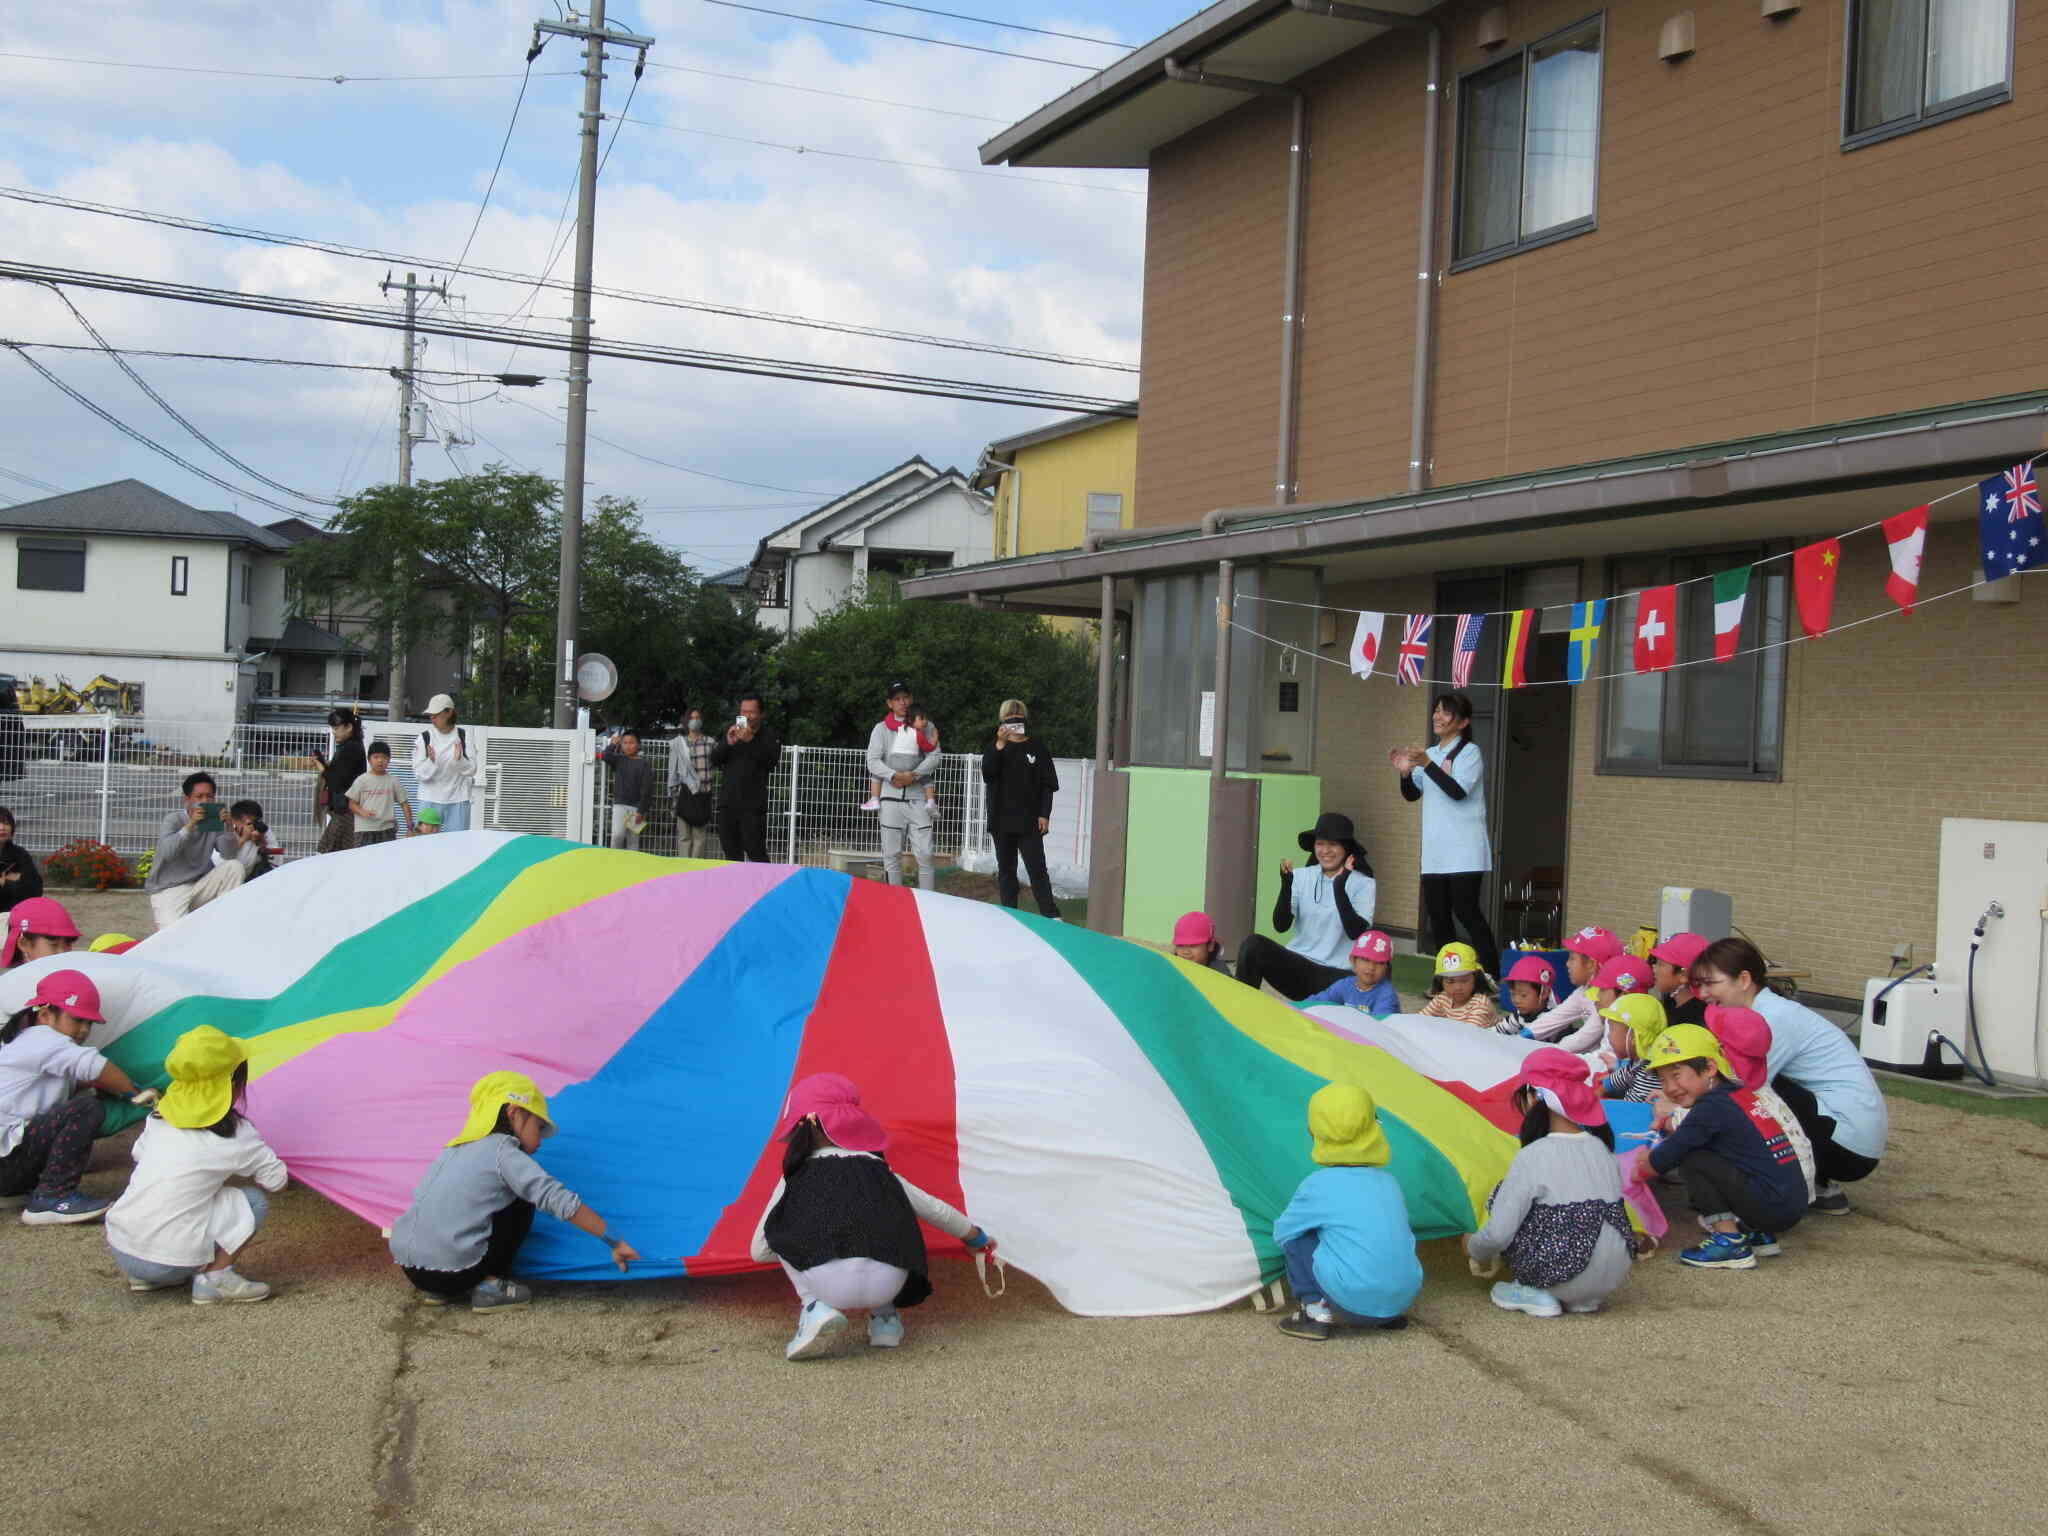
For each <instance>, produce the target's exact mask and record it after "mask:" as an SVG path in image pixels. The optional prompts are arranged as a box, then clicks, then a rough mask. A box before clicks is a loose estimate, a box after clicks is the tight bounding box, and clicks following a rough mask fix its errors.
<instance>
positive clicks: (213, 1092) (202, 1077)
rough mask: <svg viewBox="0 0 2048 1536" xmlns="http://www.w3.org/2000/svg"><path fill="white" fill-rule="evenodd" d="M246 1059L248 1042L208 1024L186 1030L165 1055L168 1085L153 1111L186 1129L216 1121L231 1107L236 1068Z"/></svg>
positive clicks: (196, 1127) (216, 1123) (199, 1128)
mask: <svg viewBox="0 0 2048 1536" xmlns="http://www.w3.org/2000/svg"><path fill="white" fill-rule="evenodd" d="M248 1059H249V1048H248V1047H247V1046H245V1045H244V1044H242V1042H241V1041H239V1040H237V1039H236V1038H235V1037H234V1036H233V1035H224V1034H222V1033H221V1032H220V1031H219V1030H217V1029H215V1028H214V1027H213V1026H212V1025H211V1024H202V1025H200V1026H199V1027H198V1028H197V1029H188V1030H186V1031H185V1033H184V1034H182V1035H180V1036H178V1042H177V1044H175V1045H173V1046H172V1047H171V1053H170V1055H168V1056H166V1057H165V1058H164V1071H166V1072H167V1073H169V1074H170V1078H171V1086H170V1087H168V1088H166V1089H165V1090H164V1096H163V1098H162V1099H161V1100H160V1101H159V1102H158V1104H157V1106H156V1112H157V1113H158V1114H159V1115H162V1116H163V1117H164V1119H166V1120H168V1121H169V1122H170V1123H171V1124H172V1125H175V1126H178V1127H180V1128H181V1129H184V1130H188V1131H199V1130H204V1129H205V1128H206V1127H207V1126H209V1125H218V1124H219V1123H220V1118H221V1116H223V1115H225V1114H226V1113H227V1112H228V1111H229V1110H230V1109H232V1108H233V1107H234V1102H235V1068H237V1067H239V1066H240V1065H241V1064H242V1063H243V1062H245V1061H247V1060H248Z"/></svg>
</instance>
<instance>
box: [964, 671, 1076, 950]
mask: <svg viewBox="0 0 2048 1536" xmlns="http://www.w3.org/2000/svg"><path fill="white" fill-rule="evenodd" d="M1030 731H1031V725H1030V721H1029V719H1028V717H1027V714H1026V711H1025V708H1024V703H1023V701H1022V700H1021V699H1006V700H1004V701H1003V709H1002V723H1001V724H1000V725H998V726H997V727H996V739H995V745H994V746H992V747H990V748H989V749H988V750H987V751H986V752H983V753H982V754H981V777H982V781H983V782H984V783H986V784H987V785H988V830H989V835H990V836H991V837H992V838H994V840H995V845H996V895H997V898H998V899H999V900H1000V901H1001V902H1002V904H1003V905H1004V906H1006V907H1014V906H1016V905H1017V856H1018V855H1019V854H1020V853H1021V854H1022V855H1023V856H1024V868H1025V871H1026V872H1027V873H1028V874H1029V875H1030V876H1031V894H1032V895H1033V896H1035V897H1036V898H1037V899H1038V910H1039V911H1040V912H1041V913H1042V914H1044V915H1045V916H1046V917H1051V918H1057V917H1058V916H1059V915H1060V904H1059V903H1058V902H1057V901H1055V900H1053V895H1052V878H1051V876H1049V875H1048V874H1047V873H1046V869H1045V834H1046V832H1047V830H1048V829H1049V828H1050V827H1051V825H1052V797H1053V796H1054V795H1056V794H1057V793H1059V787H1060V776H1059V774H1058V773H1057V772H1056V771H1055V770H1054V768H1053V764H1052V754H1051V753H1050V752H1048V751H1046V749H1045V747H1044V745H1043V744H1042V743H1039V742H1036V741H1033V740H1032V739H1031V735H1030Z"/></svg>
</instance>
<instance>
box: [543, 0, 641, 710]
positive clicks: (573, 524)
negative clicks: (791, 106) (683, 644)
mask: <svg viewBox="0 0 2048 1536" xmlns="http://www.w3.org/2000/svg"><path fill="white" fill-rule="evenodd" d="M604 5H605V0H590V16H589V19H588V21H587V22H584V21H578V20H576V19H575V12H573V11H571V12H570V13H569V14H570V19H569V20H568V21H538V22H535V23H534V28H533V49H532V52H530V53H528V54H527V62H528V63H529V64H530V63H532V62H533V59H534V57H535V56H536V55H538V54H539V52H540V50H541V47H542V43H541V36H542V34H543V33H546V34H549V35H551V36H555V37H573V38H577V39H580V40H581V42H582V44H583V113H582V117H581V126H580V128H579V129H578V132H579V135H580V138H581V149H582V156H581V169H580V170H579V172H578V175H577V179H576V290H575V295H574V299H573V303H572V307H571V309H570V312H569V422H568V428H569V430H568V434H567V440H566V442H565V444H564V446H563V450H562V566H561V576H560V581H559V591H558V594H557V597H556V603H555V659H556V663H557V665H558V666H559V667H560V668H561V671H560V675H559V676H558V678H557V680H556V688H555V710H554V723H555V727H556V729H558V730H567V729H568V728H570V727H571V726H573V725H575V723H576V629H577V624H578V622H579V619H580V615H581V606H582V590H581V588H582V580H583V460H584V450H585V446H586V439H585V433H586V430H587V428H588V426H589V416H590V268H591V258H592V255H593V250H594V245H595V238H594V237H595V235H596V226H597V136H598V127H599V125H600V124H601V123H602V122H603V121H604V112H603V110H602V108H603V101H604V50H605V45H606V44H607V43H615V44H617V45H618V46H619V47H622V48H635V49H638V50H639V54H640V58H639V62H638V63H636V64H635V65H634V66H633V75H634V78H635V79H638V78H639V76H640V72H641V71H642V70H644V69H645V68H646V67H647V50H648V49H649V48H651V47H653V46H654V39H653V38H651V37H641V36H639V35H638V34H636V33H632V32H613V31H609V30H607V29H606V27H605V24H604Z"/></svg>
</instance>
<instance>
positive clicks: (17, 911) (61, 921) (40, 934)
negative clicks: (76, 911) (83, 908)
mask: <svg viewBox="0 0 2048 1536" xmlns="http://www.w3.org/2000/svg"><path fill="white" fill-rule="evenodd" d="M77 942H78V924H76V923H74V922H73V921H72V920H71V914H70V913H69V912H68V911H66V910H65V907H64V903H63V902H61V901H54V900H52V899H51V898H50V897H48V896H31V897H29V899H28V900H26V901H20V902H16V903H15V904H14V905H13V906H12V907H10V908H9V909H8V911H7V936H6V938H4V939H0V971H5V970H9V969H11V968H12V967H14V966H17V965H27V964H28V963H29V962H30V961H31V960H42V959H46V958H48V957H49V956H51V955H66V954H69V953H70V952H71V949H72V946H73V945H75V944H77Z"/></svg>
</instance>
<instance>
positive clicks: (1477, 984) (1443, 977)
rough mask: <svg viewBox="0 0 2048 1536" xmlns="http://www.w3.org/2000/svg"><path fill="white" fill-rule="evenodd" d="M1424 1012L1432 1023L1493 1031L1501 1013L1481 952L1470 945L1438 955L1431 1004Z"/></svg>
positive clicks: (1456, 946) (1447, 947)
mask: <svg viewBox="0 0 2048 1536" xmlns="http://www.w3.org/2000/svg"><path fill="white" fill-rule="evenodd" d="M1422 1011H1423V1013H1424V1015H1426V1016H1427V1017H1429V1018H1432V1019H1456V1020H1457V1021H1458V1022H1459V1023H1460V1024H1470V1025H1472V1026H1473V1027H1474V1028H1476V1029H1492V1028H1493V1026H1494V1025H1495V1024H1496V1023H1497V1022H1498V1021H1499V1019H1500V1010H1499V1009H1498V1008H1497V1007H1496V1006H1495V1005H1494V1001H1493V978H1492V977H1491V976H1489V975H1487V974H1486V972H1484V971H1482V970H1481V969H1480V968H1479V951H1477V950H1476V949H1474V948H1473V947H1472V946H1471V945H1470V944H1446V945H1445V946H1444V947H1443V948H1442V949H1440V950H1438V951H1437V952H1436V971H1435V974H1434V975H1432V976H1431V977H1430V978H1429V1000H1428V1001H1427V1002H1425V1003H1424V1004H1423V1005H1422Z"/></svg>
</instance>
